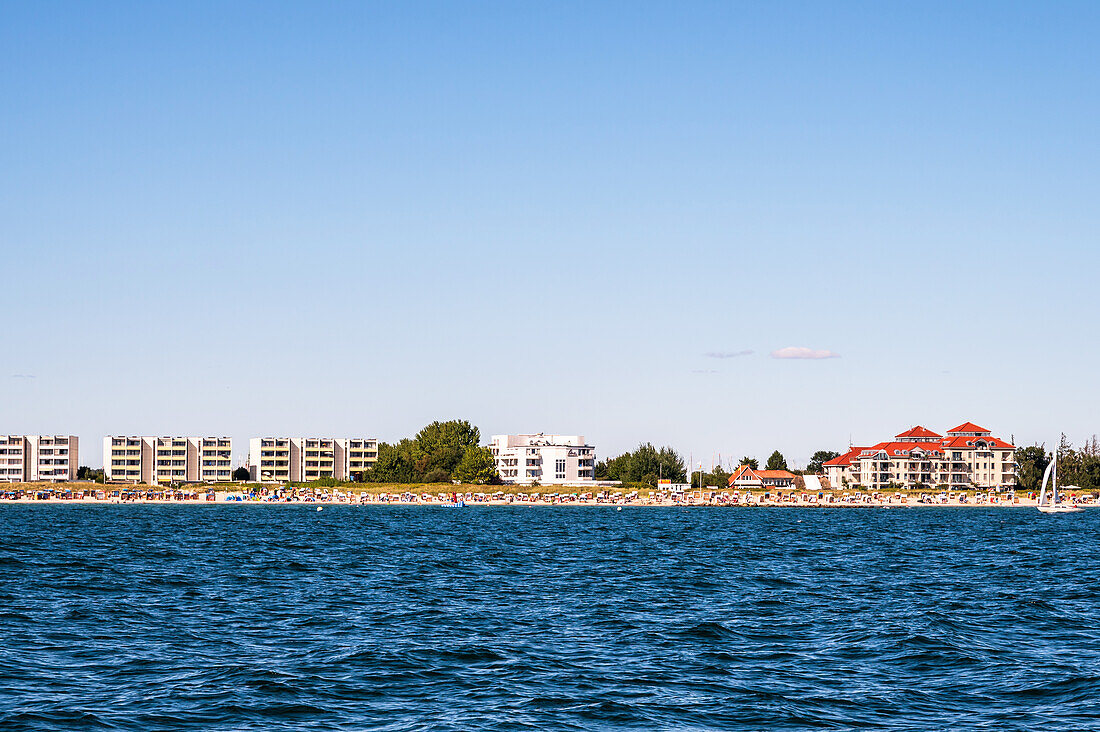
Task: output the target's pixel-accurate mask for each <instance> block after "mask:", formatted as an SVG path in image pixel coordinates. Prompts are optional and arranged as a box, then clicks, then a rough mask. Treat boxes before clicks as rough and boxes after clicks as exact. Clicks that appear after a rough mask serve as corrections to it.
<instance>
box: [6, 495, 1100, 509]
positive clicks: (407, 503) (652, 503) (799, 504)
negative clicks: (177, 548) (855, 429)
mask: <svg viewBox="0 0 1100 732" xmlns="http://www.w3.org/2000/svg"><path fill="white" fill-rule="evenodd" d="M216 495H217V498H216V499H215V500H207V499H205V498H199V499H185V500H180V499H155V498H154V499H148V498H137V499H119V498H87V497H85V498H70V499H65V498H46V499H37V498H26V497H23V498H16V499H5V500H0V505H3V504H10V505H44V506H45V505H49V506H58V505H76V506H196V507H198V506H209V507H214V506H297V507H311V508H312V507H323V508H337V507H348V508H360V507H376V506H382V507H396V508H402V507H410V508H500V507H514V508H581V509H583V508H615V509H618V508H821V509H833V508H878V509H921V508H962V509H967V508H1007V509H1011V508H1031V509H1034V508H1036V506H1037V504H1038V501H1037V500H1035V499H1030V498H1019V499H1016V500H1015V501H1011V502H1010V501H1007V500H1006V501H998V502H988V501H982V502H976V501H966V502H962V501H959V500H957V499H956V500H950V501H945V502H940V501H927V502H920V501H916V500H911V501H897V500H892V501H891V500H874V499H869V498H865V497H860V498H865V499H864V500H847V501H844V500H833V501H829V500H820V499H817V498H816V496H815V497H813V498H812V499H809V500H793V501H791V500H775V499H774V498H769V499H763V498H760V499H758V500H740V501H726V502H717V501H656V500H633V501H597V500H588V501H530V500H526V501H522V500H511V501H509V500H503V501H501V500H486V501H470V502H464V503H462V504H461V505H456V504H454V503H450V502H440V501H423V500H404V501H402V500H339V499H312V498H310V499H297V500H259V499H240V500H238V499H235V498H233V497H231V496H233V494H216ZM1077 505H1080V506H1082V507H1083V508H1100V504H1096V503H1080V504H1077Z"/></svg>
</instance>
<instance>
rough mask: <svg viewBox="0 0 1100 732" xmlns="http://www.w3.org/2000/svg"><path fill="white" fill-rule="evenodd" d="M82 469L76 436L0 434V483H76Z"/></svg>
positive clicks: (78, 441)
mask: <svg viewBox="0 0 1100 732" xmlns="http://www.w3.org/2000/svg"><path fill="white" fill-rule="evenodd" d="M79 466H80V440H79V439H78V438H77V437H76V436H75V435H0V482H5V483H34V482H39V481H49V482H53V483H58V482H61V481H66V480H76V470H77V468H78V467H79Z"/></svg>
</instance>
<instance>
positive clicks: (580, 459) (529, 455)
mask: <svg viewBox="0 0 1100 732" xmlns="http://www.w3.org/2000/svg"><path fill="white" fill-rule="evenodd" d="M489 451H490V452H492V454H493V459H494V460H496V463H497V472H498V473H500V478H501V480H502V481H504V482H505V483H513V484H522V485H530V484H531V483H539V484H540V485H585V484H589V483H593V482H594V479H595V475H596V448H595V447H593V446H592V445H589V444H587V443H586V442H585V441H584V435H546V434H542V433H541V432H540V433H539V434H537V435H493V438H492V441H491V442H490V443H489Z"/></svg>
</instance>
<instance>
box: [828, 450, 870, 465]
mask: <svg viewBox="0 0 1100 732" xmlns="http://www.w3.org/2000/svg"><path fill="white" fill-rule="evenodd" d="M866 449H867V448H866V447H853V448H852V449H851V450H849V451H848V452H846V453H844V454H843V455H841V456H840V457H835V458H833V459H832V460H826V461H825V462H823V463H822V464H821V467H826V466H829V465H841V466H845V465H851V464H852V458H854V457H855V456H856V455H859V453H860V452H862V451H863V450H866Z"/></svg>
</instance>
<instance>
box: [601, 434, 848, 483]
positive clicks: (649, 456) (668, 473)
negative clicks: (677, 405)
mask: <svg viewBox="0 0 1100 732" xmlns="http://www.w3.org/2000/svg"><path fill="white" fill-rule="evenodd" d="M839 456H840V453H838V452H833V451H830V450H818V451H817V452H815V453H814V455H813V458H812V459H811V461H810V464H809V465H808V466H807V467H806V470H805V471H801V470H795V471H792V472H794V473H802V472H806V473H820V472H821V470H822V467H821V466H822V463H824V462H826V461H828V460H832V459H833V458H835V457H839ZM738 465H748V466H749V467H750V468H752V469H753V470H758V469H759V468H760V461H759V460H757V459H756V458H754V457H751V456H749V455H745V456H743V457H742V458H741V460H740V461H739V462H738ZM765 469H766V470H789V468H788V467H787V459H786V458H785V457H783V453H781V452H780V451H779V450H776V451H775V452H773V453H772V454H771V455H770V456H769V457H768V460H767V462H766V463H765ZM730 475H731V473H729V472H727V471H726V470H725V469H724V468H723V467H722V466H721V465H718V466H717V467H715V468H713V469H712V470H711V471H710V472H704V471H702V470H694V471H692V473H691V476H690V478H689V476H688V471H687V467H685V464H684V458H683V456H682V455H680V454H679V453H678V452H676V451H675V450H674V449H672V448H671V447H667V446H666V447H662V448H657V447H654V446H653V444H652V443H649V442H643V443H642V444H640V445H638V447H637V448H636V449H634V450H633V451H631V452H624V453H623V454H621V455H619V456H617V457H613V458H607V459H605V460H601V461H599V462H598V463H596V474H595V477H596V480H619V481H622V482H623V483H635V484H638V485H647V486H650V487H652V488H656V487H657V482H658V481H659V480H662V479H663V480H669V481H672V482H673V483H689V482H690V483H691V484H692V485H698V486H711V485H713V486H720V487H723V488H724V487H726V486H728V485H729V478H730Z"/></svg>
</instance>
